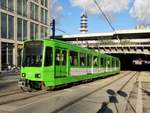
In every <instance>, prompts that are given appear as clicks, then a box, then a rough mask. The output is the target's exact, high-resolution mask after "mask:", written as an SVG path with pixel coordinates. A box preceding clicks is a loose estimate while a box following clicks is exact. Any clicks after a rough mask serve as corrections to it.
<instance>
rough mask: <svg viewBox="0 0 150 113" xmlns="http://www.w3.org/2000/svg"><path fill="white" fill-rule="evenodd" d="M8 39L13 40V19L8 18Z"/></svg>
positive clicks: (11, 17)
mask: <svg viewBox="0 0 150 113" xmlns="http://www.w3.org/2000/svg"><path fill="white" fill-rule="evenodd" d="M8 38H9V39H13V38H14V17H13V16H8Z"/></svg>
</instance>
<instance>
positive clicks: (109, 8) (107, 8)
mask: <svg viewBox="0 0 150 113" xmlns="http://www.w3.org/2000/svg"><path fill="white" fill-rule="evenodd" d="M70 2H71V4H72V6H74V7H80V8H81V9H84V8H85V9H86V11H87V13H89V14H94V15H95V14H98V13H99V11H98V8H97V7H96V5H95V3H94V0H70ZM97 2H98V4H99V5H100V7H101V8H102V9H103V11H104V12H105V13H109V14H113V13H119V12H121V11H123V10H127V9H128V5H129V0H97Z"/></svg>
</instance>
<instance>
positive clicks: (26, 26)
mask: <svg viewBox="0 0 150 113" xmlns="http://www.w3.org/2000/svg"><path fill="white" fill-rule="evenodd" d="M49 25H50V0H0V53H1V54H0V71H2V70H5V69H6V68H7V65H16V66H20V63H21V61H20V59H21V50H22V47H23V41H26V40H37V39H43V38H48V35H49V29H50V28H49Z"/></svg>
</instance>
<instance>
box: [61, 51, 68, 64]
mask: <svg viewBox="0 0 150 113" xmlns="http://www.w3.org/2000/svg"><path fill="white" fill-rule="evenodd" d="M66 54H67V53H66V50H63V51H62V65H66Z"/></svg>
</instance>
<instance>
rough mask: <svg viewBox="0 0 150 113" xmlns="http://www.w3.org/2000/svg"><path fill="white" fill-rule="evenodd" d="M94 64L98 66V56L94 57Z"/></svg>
mask: <svg viewBox="0 0 150 113" xmlns="http://www.w3.org/2000/svg"><path fill="white" fill-rule="evenodd" d="M93 65H94V66H98V57H97V56H94V57H93Z"/></svg>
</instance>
